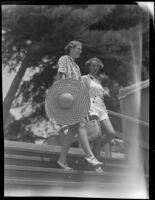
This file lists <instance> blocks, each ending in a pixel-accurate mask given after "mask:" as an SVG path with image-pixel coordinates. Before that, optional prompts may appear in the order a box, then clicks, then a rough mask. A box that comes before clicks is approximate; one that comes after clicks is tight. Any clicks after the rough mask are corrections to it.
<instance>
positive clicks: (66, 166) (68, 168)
mask: <svg viewBox="0 0 155 200" xmlns="http://www.w3.org/2000/svg"><path fill="white" fill-rule="evenodd" d="M57 163H58V164H59V166H60V167H61V168H63V169H65V170H72V168H70V167H69V166H68V165H67V164H63V163H62V162H60V160H58V162H57Z"/></svg>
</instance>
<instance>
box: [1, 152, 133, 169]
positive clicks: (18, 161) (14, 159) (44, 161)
mask: <svg viewBox="0 0 155 200" xmlns="http://www.w3.org/2000/svg"><path fill="white" fill-rule="evenodd" d="M4 158H5V161H4V162H5V165H9V164H10V165H18V166H33V167H45V168H59V166H58V164H57V160H52V159H50V158H48V157H47V158H46V157H44V158H42V157H38V156H37V157H33V156H24V155H13V154H5V155H4ZM69 161H70V162H69V165H70V166H71V167H72V168H74V169H79V170H94V168H93V167H91V166H89V164H87V163H86V162H85V160H84V159H76V160H75V159H74V160H73V161H72V160H70V159H69ZM71 161H72V162H71ZM103 168H104V171H115V172H116V171H122V170H131V167H130V166H129V165H127V164H122V163H110V162H108V161H107V162H106V164H105V165H104V167H103Z"/></svg>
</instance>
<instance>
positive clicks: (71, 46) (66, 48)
mask: <svg viewBox="0 0 155 200" xmlns="http://www.w3.org/2000/svg"><path fill="white" fill-rule="evenodd" d="M78 45H82V43H81V42H79V41H76V40H73V41H70V42H69V43H68V44H67V45H66V46H65V48H64V49H65V54H67V55H68V54H69V52H70V49H71V48H74V47H76V46H78Z"/></svg>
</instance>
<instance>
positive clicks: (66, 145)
mask: <svg viewBox="0 0 155 200" xmlns="http://www.w3.org/2000/svg"><path fill="white" fill-rule="evenodd" d="M75 133H76V125H75V126H69V129H68V133H67V136H66V138H65V140H64V141H63V144H62V147H61V153H60V157H59V160H60V161H61V163H64V164H65V163H66V157H67V154H68V150H69V148H70V146H71V143H72V140H73V137H74V135H75Z"/></svg>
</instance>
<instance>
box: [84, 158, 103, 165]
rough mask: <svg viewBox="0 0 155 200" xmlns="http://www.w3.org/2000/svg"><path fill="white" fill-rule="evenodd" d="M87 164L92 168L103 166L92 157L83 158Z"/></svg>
mask: <svg viewBox="0 0 155 200" xmlns="http://www.w3.org/2000/svg"><path fill="white" fill-rule="evenodd" d="M85 159H86V160H87V162H88V163H90V164H91V165H93V166H101V165H103V163H102V162H100V161H98V160H97V159H96V158H95V157H94V156H91V157H85Z"/></svg>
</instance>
